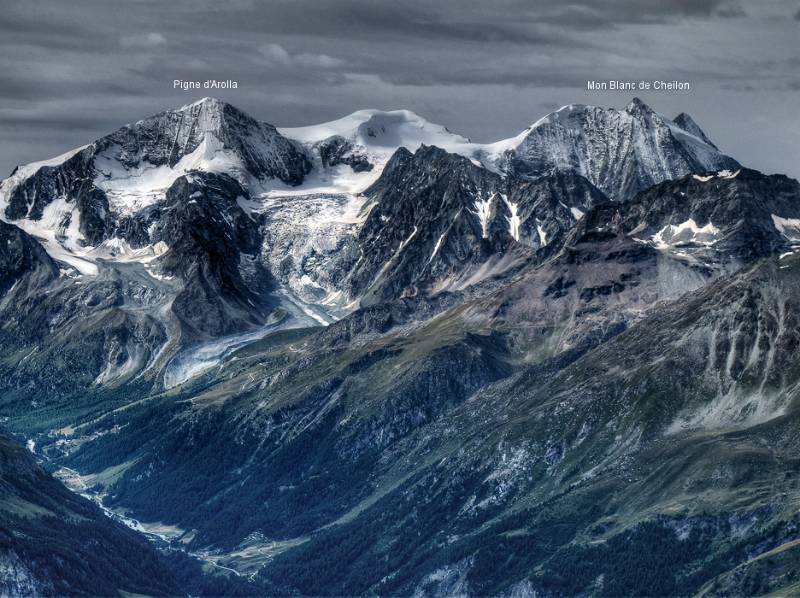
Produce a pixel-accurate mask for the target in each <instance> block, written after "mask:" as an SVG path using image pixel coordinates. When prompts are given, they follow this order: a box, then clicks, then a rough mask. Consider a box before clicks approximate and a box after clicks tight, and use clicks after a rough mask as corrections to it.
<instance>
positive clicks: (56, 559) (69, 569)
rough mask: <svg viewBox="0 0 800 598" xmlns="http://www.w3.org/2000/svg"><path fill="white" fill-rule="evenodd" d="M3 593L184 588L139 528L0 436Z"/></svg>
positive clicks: (96, 592)
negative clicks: (116, 516)
mask: <svg viewBox="0 0 800 598" xmlns="http://www.w3.org/2000/svg"><path fill="white" fill-rule="evenodd" d="M0 590H1V591H2V593H3V594H4V595H17V596H21V595H25V596H39V595H43V596H47V595H53V596H67V595H69V596H98V595H107V596H111V595H117V594H118V593H120V592H128V593H137V594H146V595H151V596H166V595H175V594H177V593H179V590H178V588H177V587H176V584H175V581H174V579H173V577H172V575H171V573H170V572H169V571H168V570H167V568H166V566H165V565H164V563H163V562H161V560H160V558H159V557H158V556H157V554H156V552H155V550H154V549H153V548H151V547H150V546H149V545H148V542H147V541H146V540H145V539H144V538H142V537H141V536H140V535H139V534H138V533H136V532H134V531H133V530H130V529H128V528H126V527H124V526H122V525H120V524H117V523H114V522H113V521H112V520H111V519H110V518H109V517H107V516H106V515H105V514H103V512H102V511H101V510H100V509H99V508H97V507H96V506H94V505H93V504H92V503H90V502H89V501H88V500H86V499H84V498H82V497H79V496H78V495H76V494H74V493H72V492H70V491H69V490H67V489H66V488H65V487H64V486H63V485H62V484H61V483H60V482H57V481H56V480H55V479H53V478H52V477H51V476H50V475H48V474H46V473H45V472H44V471H43V470H42V469H41V468H40V467H39V466H38V465H37V464H36V463H35V461H34V459H33V457H32V456H31V454H30V453H29V452H28V451H26V450H24V449H23V448H22V447H20V446H18V445H16V444H14V443H12V442H10V441H9V440H7V439H5V438H0Z"/></svg>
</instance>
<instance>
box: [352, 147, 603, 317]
mask: <svg viewBox="0 0 800 598" xmlns="http://www.w3.org/2000/svg"><path fill="white" fill-rule="evenodd" d="M365 195H366V196H367V197H368V198H369V200H370V202H372V203H374V206H373V207H371V211H370V212H369V217H368V218H367V220H366V222H365V223H364V226H363V227H362V229H361V231H360V233H359V235H358V238H357V241H356V242H357V246H358V251H359V257H358V260H357V262H356V264H355V265H354V267H353V270H352V271H351V272H350V274H349V275H348V278H347V284H348V287H349V293H350V295H351V296H354V297H361V304H362V305H369V304H371V303H374V302H376V301H385V300H387V299H392V298H398V297H402V296H406V297H413V296H416V294H417V293H419V292H424V293H427V294H430V293H436V292H442V291H458V290H463V289H465V288H467V287H470V286H474V285H477V284H479V283H480V282H481V281H483V280H485V279H489V278H493V277H496V276H502V275H504V274H506V275H507V274H509V273H510V272H511V271H513V270H514V269H516V268H518V267H519V266H520V265H521V264H523V263H528V262H530V261H531V260H533V259H534V257H533V254H534V250H537V249H542V248H544V247H546V246H547V245H548V242H549V241H553V240H555V239H559V238H560V237H561V236H563V234H564V233H565V232H566V231H567V230H568V229H569V228H570V227H571V226H572V225H573V223H574V222H575V221H576V220H577V219H578V218H580V217H581V216H582V215H583V212H584V211H586V210H588V209H589V208H590V207H591V206H593V205H595V204H597V203H601V202H603V201H605V197H604V196H603V194H602V193H600V192H599V191H598V190H597V189H596V188H594V186H592V184H591V183H589V182H588V181H586V180H585V179H584V178H583V177H580V176H577V175H571V174H567V173H559V172H553V173H550V174H548V175H544V176H542V177H539V178H537V179H534V180H525V181H521V180H516V179H511V180H506V179H504V178H502V177H500V176H498V175H496V174H494V173H492V172H490V171H488V170H486V169H484V168H481V167H480V166H477V165H475V164H474V163H473V162H471V161H470V160H468V159H467V158H464V157H462V156H456V155H454V154H448V153H447V152H445V151H443V150H441V149H438V148H434V147H425V146H423V147H422V148H421V149H420V150H418V151H417V152H416V153H414V154H411V153H410V152H408V151H407V150H403V149H401V150H399V151H398V152H397V153H396V154H395V155H394V156H393V157H392V160H391V161H390V162H389V163H388V164H387V166H386V169H385V170H384V172H383V174H382V175H381V177H380V178H379V179H378V181H377V182H376V183H375V184H374V185H372V186H371V187H370V188H369V189H368V190H367V191H366V192H365Z"/></svg>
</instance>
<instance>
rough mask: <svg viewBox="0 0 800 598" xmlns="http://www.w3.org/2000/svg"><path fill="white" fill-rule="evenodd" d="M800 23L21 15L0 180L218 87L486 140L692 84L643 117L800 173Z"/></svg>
mask: <svg viewBox="0 0 800 598" xmlns="http://www.w3.org/2000/svg"><path fill="white" fill-rule="evenodd" d="M795 11H797V4H796V0H775V1H774V2H770V3H759V2H755V1H754V0H753V1H750V2H744V1H742V2H737V1H734V0H677V1H673V2H664V1H663V0H576V1H573V2H568V3H563V2H555V1H550V2H544V1H541V0H494V1H491V2H490V1H486V0H481V1H477V0H440V1H438V2H430V0H425V1H423V0H407V1H404V2H398V1H396V0H395V1H391V2H389V1H385V0H381V1H376V0H336V1H334V0H293V1H290V0H270V1H258V2H256V1H255V0H233V1H229V2H224V3H223V2H219V1H218V0H192V1H190V0H173V1H171V2H169V3H167V2H163V1H161V0H126V1H124V2H115V3H109V2H107V0H79V1H74V2H62V1H58V0H42V1H39V2H22V1H21V0H10V2H9V1H6V2H4V7H3V14H2V19H0V139H2V140H3V142H4V143H3V144H2V145H0V175H1V174H3V173H7V172H9V171H10V170H11V167H12V166H13V165H14V164H16V163H19V162H25V161H30V160H34V159H42V158H46V157H49V156H51V155H55V154H58V153H61V152H62V151H64V150H67V149H69V148H71V147H74V146H77V145H81V144H83V143H86V142H88V141H91V140H92V139H94V138H96V137H98V136H100V135H102V134H105V133H108V132H109V131H111V130H113V129H115V128H117V127H118V126H120V125H122V124H123V123H125V122H129V121H132V120H136V119H138V118H141V117H143V116H145V115H148V114H152V113H155V112H158V111H160V110H163V109H165V108H167V107H174V106H180V105H182V104H185V103H188V102H190V101H193V100H194V99H197V97H199V96H202V95H210V92H206V93H200V94H197V93H186V92H182V91H180V90H174V89H173V87H172V81H173V79H184V80H199V81H203V80H205V79H208V78H216V79H228V78H230V79H234V80H237V81H238V82H239V89H238V90H236V91H230V92H220V93H218V94H212V95H219V96H220V97H222V98H223V99H226V100H228V101H231V102H232V103H235V104H237V105H239V106H240V107H241V108H243V109H245V110H247V111H249V112H251V113H252V114H254V115H255V116H257V117H260V118H263V119H265V120H269V121H270V122H274V123H275V124H278V125H286V126H288V125H299V124H308V123H311V122H315V121H322V120H327V119H331V118H336V117H339V116H341V115H343V114H345V113H348V112H351V111H353V110H356V109H359V108H364V107H376V108H386V109H389V108H399V107H403V108H409V109H412V110H415V111H417V112H419V113H421V114H422V115H424V116H426V117H427V118H429V119H431V120H434V121H439V122H441V123H442V124H445V125H447V126H448V127H449V128H450V129H452V130H455V131H457V132H460V133H463V134H466V135H469V136H471V137H473V138H475V139H478V140H490V139H497V138H501V137H503V136H509V135H512V134H514V133H516V132H518V131H519V130H521V129H522V128H523V127H525V126H527V125H528V124H530V123H531V122H532V121H534V120H536V119H537V118H539V117H540V116H542V113H543V111H546V110H550V109H552V108H556V107H558V106H560V105H562V104H565V103H569V102H584V103H598V104H604V105H624V104H625V103H627V101H629V100H630V97H628V96H629V94H606V95H596V94H595V95H592V94H590V93H588V92H587V91H586V90H585V82H586V80H587V79H589V78H599V79H607V78H626V79H627V78H635V79H640V78H645V79H652V78H660V79H665V80H671V79H680V80H688V81H691V83H692V85H693V91H692V93H691V94H682V95H681V94H672V95H670V94H661V95H658V94H651V96H650V97H646V98H645V99H646V100H647V101H650V102H651V103H652V104H653V105H654V107H656V108H657V109H659V110H661V111H663V112H666V113H670V114H672V113H677V112H680V111H683V110H686V111H689V112H692V113H693V114H694V115H695V116H696V117H698V118H697V119H698V121H699V122H701V125H702V126H704V127H705V128H706V129H709V131H708V132H709V134H710V135H712V137H714V138H715V139H716V140H717V141H718V142H719V143H720V144H721V145H722V146H723V147H724V149H725V150H727V151H729V152H730V153H732V154H734V155H736V156H737V157H739V158H740V159H742V160H743V161H745V162H748V161H750V160H752V163H753V164H754V165H755V166H759V167H762V168H764V169H767V170H770V169H772V170H791V169H792V168H796V167H795V166H794V164H795V160H794V159H793V157H792V156H795V155H797V149H798V148H797V145H796V144H797V142H796V141H795V140H796V139H798V138H800V131H798V126H800V125H798V124H797V119H796V118H795V117H794V114H793V106H792V105H791V104H792V103H793V102H795V101H796V100H795V99H794V98H795V97H796V91H795V88H796V81H797V77H796V73H797V65H796V64H793V63H792V62H791V61H792V60H793V59H794V52H793V48H794V47H795V45H796V42H794V39H795V38H796V34H797V24H796V21H795V20H793V19H791V18H787V17H788V16H790V15H794V18H795V19H797V18H798V17H800V11H798V14H795ZM781 94H784V95H781ZM788 98H792V99H791V101H789V99H788ZM776 139H787V140H788V141H786V142H781V143H778V142H776V141H775V140H776ZM793 174H795V175H797V174H800V173H798V172H794V173H793Z"/></svg>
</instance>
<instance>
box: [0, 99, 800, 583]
mask: <svg viewBox="0 0 800 598" xmlns="http://www.w3.org/2000/svg"><path fill="white" fill-rule="evenodd" d="M206 104H207V106H206ZM232 110H235V109H232V108H229V107H226V106H225V105H223V104H221V103H214V102H211V101H206V102H201V103H200V104H198V105H192V106H189V107H185V108H184V109H182V110H179V111H170V112H169V113H165V114H166V116H162V117H157V118H155V119H149V120H148V123H147V124H146V125H141V124H137V125H131V128H128V129H124V130H123V133H122V138H121V141H119V143H115V145H114V147H113V150H112V153H111V154H103V155H104V156H108V155H111V156H112V158H113V160H115V161H116V163H115V164H114V165H112V166H108V163H105V166H108V168H106V167H105V166H103V163H102V160H103V159H105V158H102V157H101V156H100V154H98V155H97V156H95V157H94V158H92V159H93V160H94V162H93V163H91V164H89V163H87V164H85V165H84V166H81V164H82V162H81V160H84V159H85V158H86V155H83V157H78V156H81V151H80V150H79V151H78V152H77V153H75V154H74V155H73V157H70V156H66V157H64V158H61V159H59V160H60V161H59V160H55V161H52V162H51V163H50V164H48V165H44V164H40V165H37V166H34V167H31V168H22V169H20V170H19V171H18V172H17V173H16V174H15V175H14V177H12V179H10V180H9V181H6V182H4V183H3V186H2V193H3V198H9V197H11V195H13V194H14V192H15V191H14V189H17V188H28V189H29V191H30V195H28V196H26V197H27V199H26V202H27V200H28V199H29V200H32V203H30V204H28V203H25V202H22V203H20V202H19V201H18V202H17V204H15V206H16V207H15V208H14V209H18V208H19V206H22V208H26V209H27V208H28V207H29V208H30V209H29V211H27V212H25V215H24V216H25V217H22V218H20V219H16V220H14V224H8V223H5V222H3V223H0V274H2V276H3V278H2V279H0V316H2V317H0V320H1V322H0V347H2V351H0V416H2V417H6V418H8V419H7V420H6V421H5V423H6V425H7V426H8V427H9V428H10V429H12V430H14V431H15V432H18V433H21V434H24V436H25V437H26V438H30V439H31V441H32V442H34V443H35V446H36V448H37V451H39V452H40V454H42V455H43V456H46V457H47V459H49V460H50V461H51V462H52V463H53V464H54V465H55V466H57V467H67V468H70V469H72V470H74V471H76V472H80V480H81V481H82V482H83V483H84V485H85V486H84V491H85V489H86V488H89V489H90V490H89V491H88V492H90V493H91V494H92V496H93V497H94V498H95V499H96V500H101V501H102V502H103V504H104V505H106V506H107V507H109V508H114V509H115V510H116V511H117V512H125V513H126V514H127V515H128V516H130V517H135V518H136V520H137V522H138V525H140V526H141V527H142V529H145V530H151V531H154V530H160V531H157V532H156V533H161V532H162V531H163V530H164V529H168V530H169V532H168V533H169V537H170V540H169V541H170V542H171V547H172V548H175V549H176V550H179V551H180V554H183V553H184V552H188V553H191V554H192V555H194V556H196V557H197V558H200V559H202V561H204V562H205V563H207V566H208V567H214V569H219V570H220V571H228V572H230V570H232V571H235V572H237V573H238V574H239V575H240V577H237V578H236V579H237V580H239V581H243V582H244V580H248V581H247V582H245V585H248V584H249V583H250V581H252V582H253V583H257V584H259V585H258V587H259V592H258V593H261V594H271V595H290V594H305V595H326V594H333V595H354V594H366V593H380V594H399V595H415V594H441V595H451V594H454V593H466V594H475V595H489V594H493V595H494V594H515V595H529V594H539V595H578V594H588V595H634V594H648V595H649V594H653V593H655V594H659V595H686V594H690V593H693V592H696V591H699V590H701V589H704V591H706V590H707V591H709V592H712V591H722V592H724V591H733V592H735V591H738V588H745V587H750V586H749V585H745V582H744V581H742V580H747V579H752V578H753V576H755V575H763V576H766V577H767V578H768V583H767V582H765V585H764V587H768V588H771V589H778V588H781V587H790V586H789V585H788V584H790V583H793V582H792V581H791V579H790V577H791V576H790V575H789V573H790V571H788V570H787V569H788V568H790V567H791V566H792V562H793V552H792V550H791V547H792V543H793V542H795V541H796V540H798V538H800V536H798V534H797V529H798V528H797V525H798V523H799V522H798V521H797V518H796V505H797V504H798V502H797V501H798V496H797V471H796V470H797V466H796V463H797V458H796V455H797V449H798V446H797V435H796V434H795V433H794V430H795V428H796V425H797V421H796V419H797V401H798V396H797V389H798V388H799V387H800V378H798V376H800V365H798V363H796V362H797V359H796V354H797V351H795V349H796V346H797V344H798V339H797V338H796V337H797V333H796V331H797V329H798V326H797V324H798V321H797V320H798V313H800V309H798V308H799V307H800V296H798V294H797V290H796V289H797V288H798V286H797V277H798V272H799V271H800V270H798V268H799V266H798V258H800V255H799V254H798V253H797V252H798V249H799V248H800V185H799V184H798V183H797V182H796V181H792V180H791V179H788V178H786V177H782V176H777V175H772V176H767V175H764V174H761V173H758V172H756V171H752V170H749V169H746V168H740V167H738V166H736V168H721V166H724V165H729V166H733V165H735V163H734V162H732V161H729V159H728V158H726V157H725V156H722V155H721V154H720V153H719V152H718V150H717V149H716V148H715V147H714V146H713V144H711V142H710V141H709V140H708V137H707V136H706V135H705V134H704V133H703V132H702V130H700V128H699V127H698V126H697V125H696V123H694V121H692V120H691V118H690V117H688V116H687V115H681V116H679V117H677V118H676V119H675V120H674V121H671V120H669V119H666V118H665V117H663V116H661V115H658V114H657V113H654V112H652V111H651V110H649V108H647V107H646V106H644V105H642V104H641V103H640V102H637V101H634V102H633V103H632V104H631V105H630V106H629V107H628V108H627V109H626V110H622V111H614V110H604V109H600V108H591V107H577V106H572V107H569V108H565V109H562V110H561V111H559V112H557V113H554V114H553V115H551V116H550V117H547V118H545V119H543V120H542V121H540V122H539V123H537V125H534V126H533V127H532V128H531V129H529V130H528V131H526V132H525V133H523V134H522V135H520V136H518V137H517V138H515V139H513V140H508V141H506V142H499V143H498V144H489V145H480V144H473V143H471V142H469V141H468V140H466V139H464V138H460V137H458V136H455V135H453V134H451V133H450V132H449V131H447V130H446V129H444V128H443V127H438V126H436V125H432V124H430V123H427V122H426V121H424V120H423V119H421V118H419V117H417V116H416V115H413V114H411V113H408V112H405V111H398V112H391V113H383V112H377V111H361V112H359V113H356V114H354V115H351V116H350V117H346V118H344V119H341V120H340V121H334V122H333V123H327V124H325V125H318V126H313V127H309V128H302V129H280V130H274V129H271V128H269V127H268V126H266V125H262V124H260V123H257V122H256V121H252V122H251V121H250V120H248V119H247V118H246V117H244V116H240V115H237V114H236V113H235V112H232ZM179 113H180V114H182V116H178V114H179ZM192 123H195V124H192ZM137 127H138V128H137ZM162 130H164V131H168V132H169V135H170V136H171V135H172V134H173V133H174V134H175V135H178V136H179V137H180V138H181V140H182V142H181V144H178V145H177V146H174V145H170V144H167V143H165V140H166V139H167V137H166V136H161V137H159V135H161V131H162ZM203 131H205V132H203ZM209 131H211V132H209ZM224 131H227V132H228V133H230V135H231V136H232V137H231V138H229V139H227V141H225V142H224V144H223V143H222V142H220V143H217V142H216V141H214V140H213V139H212V138H211V137H210V135H211V134H212V133H213V135H214V139H217V140H219V139H221V138H222V136H224V135H225V134H227V133H225V132H224ZM140 133H141V135H140ZM200 133H202V135H201V134H200ZM273 133H274V134H275V135H278V136H279V138H277V137H276V138H272V137H270V139H272V141H271V142H270V144H269V147H270V148H273V149H274V148H279V149H280V151H279V152H278V155H276V154H272V153H270V152H265V153H264V152H262V153H261V154H258V156H260V157H258V156H255V154H254V159H255V161H256V162H257V163H258V164H260V165H261V166H264V165H265V164H266V165H272V166H275V167H276V168H277V169H278V170H273V171H270V172H272V174H270V175H267V174H264V173H266V171H264V173H262V174H264V176H263V177H262V178H259V177H258V176H256V174H255V171H256V167H255V166H253V165H249V166H248V165H247V163H246V161H245V159H244V158H243V152H245V150H244V149H242V148H246V147H249V146H248V143H250V142H251V141H249V140H252V139H254V138H257V139H262V140H263V138H264V137H263V136H268V137H269V136H270V135H272V134H273ZM151 139H160V141H158V140H157V141H155V142H153V143H152V144H151ZM284 142H285V143H284ZM253 143H255V142H253ZM264 143H266V142H264ZM259 144H261V142H260V141H259V142H258V143H257V144H256V145H257V146H259V147H261V145H259ZM286 144H288V145H286ZM432 144H433V145H436V144H440V145H442V146H444V148H440V147H433V145H432ZM184 145H185V147H186V148H187V151H188V152H189V153H185V152H184V153H183V154H182V155H181V152H182V150H181V149H180V148H181V147H184ZM126 147H127V148H129V149H125V148H126ZM237 148H238V149H237ZM412 150H413V151H412ZM173 151H175V152H177V153H173ZM248 151H249V150H248ZM114 152H117V153H114ZM294 152H296V153H297V154H296V156H295V154H294ZM87 155H88V154H87ZM293 156H295V157H299V158H298V161H296V162H295V161H294V158H293ZM74 157H78V158H77V159H76V162H75V163H74V165H75V169H74V170H69V169H67V170H64V169H63V168H62V169H61V170H60V171H59V172H58V173H57V174H53V173H52V172H51V173H50V175H48V176H50V178H49V179H48V178H47V177H45V178H44V179H41V181H40V182H39V183H35V182H32V183H28V182H26V181H29V180H31V177H32V176H33V178H36V176H37V175H36V174H35V173H36V172H39V171H41V170H42V169H44V168H56V169H58V168H61V167H60V166H58V164H66V163H67V162H69V161H70V160H72V159H73V158H74ZM189 158H190V159H189ZM273 158H275V160H273ZM150 160H152V161H153V163H152V164H151V163H150ZM287 160H288V161H290V162H291V163H293V164H296V165H298V168H299V169H300V170H301V171H303V175H302V181H300V180H296V179H292V177H290V176H288V177H286V178H287V180H281V179H280V176H283V175H281V174H280V173H281V172H283V173H284V174H286V172H288V171H285V170H281V168H282V167H281V166H280V165H281V164H283V165H286V164H288V163H289V162H286V161H287ZM304 161H306V162H304ZM155 163H159V165H158V166H156V165H155ZM71 164H72V163H71ZM304 164H305V165H304ZM98 165H99V166H98ZM70 168H72V166H71V167H70ZM81 168H85V169H86V170H85V171H81ZM709 168H712V170H711V171H709ZM116 169H120V170H119V171H117V170H116ZM47 172H50V171H45V173H47ZM90 172H91V173H92V177H91V178H81V177H83V175H87V176H88V173H90ZM275 173H278V174H275ZM118 174H119V176H118ZM156 174H157V175H158V177H161V175H164V178H163V179H160V178H159V181H160V182H159V184H158V185H157V186H154V185H153V184H151V183H152V180H154V179H153V178H152V177H151V175H153V176H155V175H156ZM106 175H108V176H106ZM131 175H133V176H131ZM42 176H44V175H42ZM140 176H141V177H143V181H142V185H143V186H141V187H137V186H136V184H134V179H136V178H138V177H140ZM269 176H278V177H279V178H278V179H275V178H269ZM148 177H151V178H148ZM158 177H156V178H158ZM113 181H119V182H120V185H122V186H120V187H118V188H113V184H111V182H113ZM295 183H299V184H295ZM37 185H38V186H37ZM109 185H111V186H109ZM20 186H21V187H20ZM26 186H27V187H26ZM601 188H602V189H605V191H606V192H604V191H603V190H602V189H601ZM65 190H66V191H65ZM40 192H41V195H38V194H39V193H40ZM63 193H67V195H66V196H64V195H62V194H63ZM102 194H105V201H106V202H107V208H106V203H103V202H104V200H103V195H102ZM129 200H130V201H129ZM37 202H38V203H39V204H40V207H41V209H40V212H41V214H40V216H41V217H40V218H38V219H36V218H35V217H36V216H38V215H39V214H38V213H37V212H36V210H34V207H35V205H37ZM48 202H49V203H48ZM37 209H38V208H37ZM106 209H107V210H108V211H107V217H106V219H105V220H104V219H102V218H99V215H100V214H101V213H104V212H105V211H106ZM12 212H13V210H12ZM20 213H21V212H20ZM4 214H5V216H4V218H8V217H9V216H8V212H7V211H6V212H4ZM89 214H95V215H98V218H97V219H94V220H93V219H92V218H89V217H88V216H87V217H84V215H89ZM76 216H79V217H76ZM109 218H110V220H109ZM108 222H113V225H112V226H110V227H109V226H107V224H108ZM16 225H19V226H16ZM26 231H27V232H26ZM95 236H96V239H100V240H99V241H97V242H96V244H94V243H95V241H90V238H95ZM3 240H5V241H6V242H5V244H3V243H2V241H3ZM62 471H63V470H62ZM165 541H166V540H165ZM781 547H783V548H781ZM771 551H777V552H776V554H783V556H782V557H781V559H782V562H783V560H784V559H785V563H786V564H785V565H783V564H780V563H778V564H777V565H775V566H774V567H773V566H770V567H764V566H762V565H761V564H760V561H759V560H758V559H759V556H760V555H768V554H769V553H770V552H771ZM784 553H785V554H784ZM176 554H178V553H176ZM186 558H191V557H189V556H186ZM766 558H767V557H766V556H765V559H766ZM762 560H763V559H762ZM343 562H345V563H347V566H342V563H343ZM770 562H771V561H770ZM191 570H193V569H192V568H191V567H189V568H187V571H191ZM186 576H187V575H186V574H184V575H183V577H181V579H182V583H185V579H184V578H185V577H186ZM748 583H749V582H748ZM737 584H738V585H737ZM185 587H189V586H185ZM191 587H193V588H194V586H191ZM253 587H254V586H253ZM253 587H249V591H252V590H253Z"/></svg>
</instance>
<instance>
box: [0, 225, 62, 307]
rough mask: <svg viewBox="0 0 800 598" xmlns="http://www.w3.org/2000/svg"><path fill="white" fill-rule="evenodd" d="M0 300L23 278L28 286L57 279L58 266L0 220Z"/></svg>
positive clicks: (37, 285)
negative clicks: (0, 249)
mask: <svg viewBox="0 0 800 598" xmlns="http://www.w3.org/2000/svg"><path fill="white" fill-rule="evenodd" d="M0 247H2V248H3V251H2V252H0V297H3V296H4V295H5V294H6V293H8V292H9V290H10V289H11V288H12V287H14V286H15V285H17V284H18V283H19V282H20V280H22V279H26V282H27V284H28V285H30V286H32V287H43V286H45V285H46V284H47V283H49V282H51V281H52V280H53V279H54V278H55V277H56V276H58V267H57V266H56V263H55V262H54V261H53V260H52V259H50V256H49V255H47V252H46V251H45V250H44V248H43V247H42V246H41V245H39V243H37V242H36V240H35V239H33V238H32V237H31V236H30V235H28V234H26V233H25V232H23V231H21V230H20V229H18V228H17V227H16V226H14V225H12V224H8V223H6V222H2V221H0Z"/></svg>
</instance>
